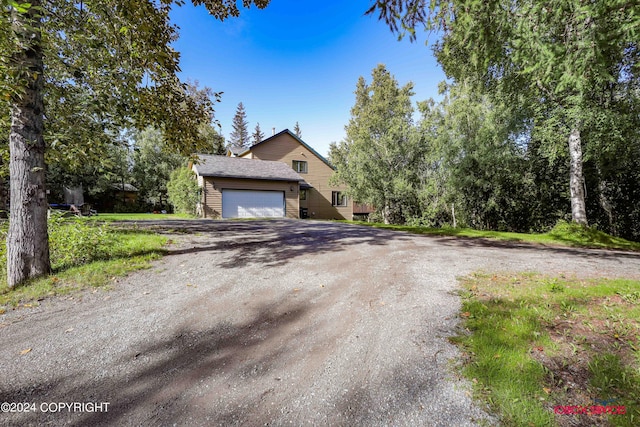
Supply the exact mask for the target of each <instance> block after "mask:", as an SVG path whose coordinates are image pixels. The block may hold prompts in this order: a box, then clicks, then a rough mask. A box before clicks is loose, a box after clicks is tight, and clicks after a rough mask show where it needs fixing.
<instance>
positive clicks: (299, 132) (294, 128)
mask: <svg viewBox="0 0 640 427" xmlns="http://www.w3.org/2000/svg"><path fill="white" fill-rule="evenodd" d="M293 133H295V134H296V136H297V137H298V138H302V131H301V130H300V124H299V123H298V122H296V125H295V126H294V127H293Z"/></svg>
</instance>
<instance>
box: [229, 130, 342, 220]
mask: <svg viewBox="0 0 640 427" xmlns="http://www.w3.org/2000/svg"><path fill="white" fill-rule="evenodd" d="M239 156H240V157H242V158H250V159H260V160H271V161H278V162H282V163H285V164H286V165H288V166H289V167H291V168H292V169H293V170H295V171H296V172H298V173H299V174H300V175H301V176H302V178H303V179H304V182H303V183H302V184H300V217H301V218H307V217H309V218H318V219H351V218H352V216H353V204H352V203H351V201H350V200H349V198H348V197H347V196H346V195H345V191H346V189H347V187H346V186H344V185H338V186H334V185H330V184H329V179H330V178H331V176H332V175H333V173H334V168H333V166H331V164H330V163H329V161H328V160H327V159H325V158H324V157H322V156H321V155H320V154H318V152H317V151H315V150H314V149H313V148H311V147H310V146H309V145H307V143H305V142H304V141H303V140H302V139H300V138H298V136H297V135H296V134H294V133H293V132H291V131H290V130H289V129H285V130H283V131H282V132H279V133H277V134H275V135H273V136H271V137H269V138H266V139H264V140H262V141H261V142H259V143H257V144H255V145H253V146H252V147H250V148H249V149H248V150H246V151H244V152H243V153H240V154H239Z"/></svg>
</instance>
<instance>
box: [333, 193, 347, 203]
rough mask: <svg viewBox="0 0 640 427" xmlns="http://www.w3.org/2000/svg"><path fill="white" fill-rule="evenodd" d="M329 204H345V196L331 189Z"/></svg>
mask: <svg viewBox="0 0 640 427" xmlns="http://www.w3.org/2000/svg"><path fill="white" fill-rule="evenodd" d="M331 204H332V205H333V206H347V196H346V195H345V194H344V193H343V192H341V191H332V192H331Z"/></svg>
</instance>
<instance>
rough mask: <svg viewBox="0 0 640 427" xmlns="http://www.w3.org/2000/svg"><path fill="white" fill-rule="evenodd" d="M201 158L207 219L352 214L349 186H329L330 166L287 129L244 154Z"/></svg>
mask: <svg viewBox="0 0 640 427" xmlns="http://www.w3.org/2000/svg"><path fill="white" fill-rule="evenodd" d="M198 157H199V163H198V164H195V165H193V170H194V172H195V173H196V175H197V177H198V184H199V186H200V188H201V189H202V190H201V199H200V205H201V215H202V216H204V217H205V218H242V217H287V218H307V217H309V218H318V219H351V218H352V216H353V204H352V203H351V201H350V200H349V198H348V197H347V196H346V195H345V190H346V187H345V186H332V185H330V184H329V179H330V178H331V176H332V175H333V173H334V169H333V167H332V166H331V164H330V163H329V162H328V161H327V159H325V158H324V157H323V156H321V155H320V154H318V152H316V151H315V150H314V149H313V148H311V147H310V146H309V145H307V144H306V143H305V142H304V141H302V140H301V139H300V138H298V137H297V136H296V135H295V134H293V133H292V132H291V131H289V130H288V129H285V130H283V131H282V132H280V133H277V134H275V135H273V136H271V137H269V138H266V139H264V140H262V141H261V142H259V143H257V144H255V145H253V146H252V147H250V148H248V149H245V150H244V151H241V152H239V150H229V151H227V156H211V155H199V156H198Z"/></svg>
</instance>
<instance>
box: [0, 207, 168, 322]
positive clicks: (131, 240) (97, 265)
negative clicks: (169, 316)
mask: <svg viewBox="0 0 640 427" xmlns="http://www.w3.org/2000/svg"><path fill="white" fill-rule="evenodd" d="M5 236H6V223H5V224H3V225H2V228H1V229H0V245H1V246H0V269H2V272H3V273H2V275H1V276H0V313H2V312H4V311H6V310H7V309H11V308H13V307H19V306H27V307H28V306H31V305H35V304H37V302H38V300H42V299H44V298H46V297H49V296H54V295H62V294H67V293H70V292H73V291H77V290H81V289H86V288H90V287H96V288H97V287H106V286H108V285H109V284H111V283H113V282H115V281H116V280H117V278H118V277H121V276H124V275H126V274H128V273H130V272H132V271H135V270H139V269H142V268H146V267H148V266H149V262H150V261H151V260H154V259H157V258H160V257H161V256H162V254H163V253H164V249H163V246H164V245H165V244H166V243H167V238H166V237H164V236H160V235H158V234H154V233H151V232H148V231H142V230H136V229H120V228H118V229H115V228H112V227H110V226H109V225H108V224H97V223H93V222H91V221H86V220H84V219H61V218H55V219H52V220H50V222H49V240H50V251H51V264H52V268H53V273H52V274H51V275H49V276H46V277H42V278H39V279H35V280H31V281H29V282H28V283H26V284H24V285H22V286H19V287H17V288H15V289H11V290H10V289H9V288H8V287H7V283H6V276H5V273H4V272H5V271H6V245H5Z"/></svg>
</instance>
